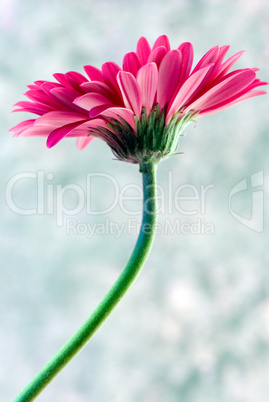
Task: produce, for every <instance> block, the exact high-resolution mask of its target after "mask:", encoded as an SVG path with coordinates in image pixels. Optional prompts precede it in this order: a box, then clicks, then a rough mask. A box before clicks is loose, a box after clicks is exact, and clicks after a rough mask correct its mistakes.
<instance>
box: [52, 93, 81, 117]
mask: <svg viewBox="0 0 269 402" xmlns="http://www.w3.org/2000/svg"><path fill="white" fill-rule="evenodd" d="M50 94H51V97H52V98H53V99H55V101H57V102H58V107H56V108H55V109H58V110H61V109H67V110H70V111H73V112H76V111H77V112H80V113H83V109H80V108H79V107H78V106H76V105H75V104H74V103H73V101H74V99H76V98H77V97H78V92H77V91H75V90H74V89H71V88H54V89H52V90H51V91H50ZM84 113H85V112H84ZM85 114H86V113H85Z"/></svg>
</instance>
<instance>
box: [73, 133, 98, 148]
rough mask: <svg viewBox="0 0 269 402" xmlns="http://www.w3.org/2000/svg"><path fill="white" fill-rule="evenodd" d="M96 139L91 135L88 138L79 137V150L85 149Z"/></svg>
mask: <svg viewBox="0 0 269 402" xmlns="http://www.w3.org/2000/svg"><path fill="white" fill-rule="evenodd" d="M93 139H94V137H93V136H92V135H89V136H87V137H78V139H77V148H78V149H79V150H82V149H84V148H85V147H86V146H87V145H89V144H90V143H91V142H92V140H93Z"/></svg>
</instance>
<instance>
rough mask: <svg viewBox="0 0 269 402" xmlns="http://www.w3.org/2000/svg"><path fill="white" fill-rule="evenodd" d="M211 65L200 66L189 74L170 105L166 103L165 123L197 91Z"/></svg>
mask: <svg viewBox="0 0 269 402" xmlns="http://www.w3.org/2000/svg"><path fill="white" fill-rule="evenodd" d="M211 66H212V64H210V65H208V66H205V67H202V68H201V69H199V70H198V71H196V72H195V73H193V74H191V75H190V76H189V78H188V79H187V80H186V81H185V82H184V84H183V85H182V87H181V88H180V90H179V91H178V93H177V95H176V96H175V98H174V100H173V101H172V102H171V105H168V109H167V116H166V120H165V124H166V125H167V124H168V123H169V121H170V120H171V118H172V117H173V116H174V114H175V113H177V112H178V111H179V110H180V109H181V108H182V107H183V106H184V105H185V104H186V103H187V101H188V100H189V99H190V98H191V97H193V95H194V94H195V93H197V91H198V90H199V88H200V86H201V84H202V82H203V80H204V78H205V77H206V75H207V73H208V71H209V70H210V68H211Z"/></svg>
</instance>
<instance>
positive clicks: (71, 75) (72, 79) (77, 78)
mask: <svg viewBox="0 0 269 402" xmlns="http://www.w3.org/2000/svg"><path fill="white" fill-rule="evenodd" d="M65 76H66V79H67V80H68V82H69V83H70V84H71V86H72V88H74V89H75V90H76V91H78V92H82V93H83V91H81V84H82V83H83V82H89V81H88V80H87V78H86V77H84V75H82V74H80V73H77V72H76V71H69V72H68V73H66V74H65Z"/></svg>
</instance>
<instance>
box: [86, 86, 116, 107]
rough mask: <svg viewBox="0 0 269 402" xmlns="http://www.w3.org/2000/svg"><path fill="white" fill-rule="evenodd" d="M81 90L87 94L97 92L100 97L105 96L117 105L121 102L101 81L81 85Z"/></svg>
mask: <svg viewBox="0 0 269 402" xmlns="http://www.w3.org/2000/svg"><path fill="white" fill-rule="evenodd" d="M81 88H82V89H83V90H84V91H85V92H89V93H90V92H97V93H99V94H100V95H103V96H105V97H106V98H107V99H109V100H110V101H111V102H112V103H117V102H119V101H120V99H119V97H117V96H116V94H115V92H113V90H112V89H111V88H110V87H109V86H108V85H107V84H105V83H104V82H99V81H91V82H84V83H83V84H81Z"/></svg>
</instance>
